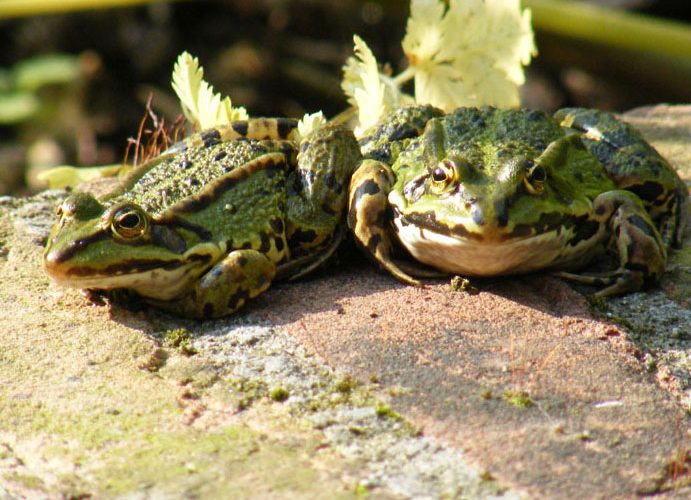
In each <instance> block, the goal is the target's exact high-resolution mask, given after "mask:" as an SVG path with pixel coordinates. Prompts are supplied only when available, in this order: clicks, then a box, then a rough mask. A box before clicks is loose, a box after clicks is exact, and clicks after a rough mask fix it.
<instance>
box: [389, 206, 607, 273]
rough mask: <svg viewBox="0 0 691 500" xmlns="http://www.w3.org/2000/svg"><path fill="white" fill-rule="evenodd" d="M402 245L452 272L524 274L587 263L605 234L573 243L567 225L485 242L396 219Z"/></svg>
mask: <svg viewBox="0 0 691 500" xmlns="http://www.w3.org/2000/svg"><path fill="white" fill-rule="evenodd" d="M393 223H394V226H395V230H396V233H397V234H398V238H399V240H400V241H401V244H402V245H403V246H404V247H405V248H406V249H407V250H408V252H410V254H411V255H412V256H413V257H415V259H417V260H419V261H420V262H423V263H425V264H428V265H430V266H433V267H436V268H437V269H442V270H444V271H447V272H450V273H457V274H464V275H469V276H496V275H505V274H522V273H528V272H532V271H536V270H538V269H545V268H550V267H553V266H554V265H555V263H559V268H560V269H561V268H563V269H568V268H571V267H575V266H581V265H584V263H587V262H588V261H589V260H590V257H591V256H592V255H593V254H597V251H596V249H595V247H596V246H597V245H599V244H600V242H601V240H602V237H601V234H604V233H603V231H599V232H598V234H597V235H595V236H594V237H592V238H589V239H585V240H581V241H578V242H577V243H576V244H571V243H570V242H571V241H572V236H573V232H572V231H570V230H567V229H565V228H563V227H562V228H561V229H560V230H556V229H555V230H552V231H548V232H545V233H541V234H538V235H534V236H528V237H522V238H512V239H507V240H504V241H491V242H490V241H483V240H482V239H479V238H478V239H471V238H463V237H460V236H453V235H447V234H441V233H439V232H436V231H433V230H431V229H429V228H425V227H420V226H416V225H413V224H409V223H406V222H404V221H403V220H402V219H401V218H400V217H395V218H394V221H393Z"/></svg>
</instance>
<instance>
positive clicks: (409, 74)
mask: <svg viewBox="0 0 691 500" xmlns="http://www.w3.org/2000/svg"><path fill="white" fill-rule="evenodd" d="M414 76H415V71H414V70H413V68H412V66H408V67H407V68H406V69H404V70H403V71H401V72H400V73H399V74H397V75H396V76H394V77H393V78H392V80H393V82H394V83H395V84H396V85H397V86H398V88H400V87H401V86H402V85H403V84H404V83H406V82H408V81H409V80H412V79H413V77H414Z"/></svg>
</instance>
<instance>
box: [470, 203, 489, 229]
mask: <svg viewBox="0 0 691 500" xmlns="http://www.w3.org/2000/svg"><path fill="white" fill-rule="evenodd" d="M470 214H471V216H472V217H473V222H475V224H477V225H478V226H482V225H483V224H484V223H485V214H484V213H483V212H482V209H481V208H480V207H478V206H474V207H472V209H471V212H470Z"/></svg>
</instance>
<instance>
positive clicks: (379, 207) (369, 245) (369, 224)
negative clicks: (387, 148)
mask: <svg viewBox="0 0 691 500" xmlns="http://www.w3.org/2000/svg"><path fill="white" fill-rule="evenodd" d="M393 183H394V174H393V172H392V171H391V168H390V167H389V166H388V165H386V164H384V163H382V162H380V161H376V160H369V159H368V160H364V161H363V162H362V164H361V165H360V167H359V168H358V169H357V170H356V171H355V173H354V174H353V178H352V179H351V181H350V200H349V205H348V226H349V227H350V229H351V230H352V231H353V236H354V237H355V241H356V242H357V243H358V245H359V246H360V247H362V249H363V250H364V251H365V253H366V254H367V255H369V256H370V257H371V258H372V259H374V260H375V261H376V262H377V263H378V264H379V265H380V266H381V267H382V268H384V269H385V270H386V271H388V272H389V273H391V274H392V275H393V277H394V278H396V279H397V280H399V281H401V282H403V283H406V284H408V285H414V286H423V284H422V283H421V282H420V281H418V280H416V279H415V278H414V277H412V276H411V275H410V274H408V273H407V272H406V271H405V270H404V269H402V268H401V266H400V265H399V264H397V263H396V262H395V261H394V260H393V258H392V248H393V243H392V241H391V226H390V222H389V199H388V194H389V192H390V191H391V186H393Z"/></svg>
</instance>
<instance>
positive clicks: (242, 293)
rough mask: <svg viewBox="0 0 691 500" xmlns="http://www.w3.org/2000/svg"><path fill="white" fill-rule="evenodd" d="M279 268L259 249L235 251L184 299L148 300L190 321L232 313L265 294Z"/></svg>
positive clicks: (208, 272) (210, 271)
mask: <svg viewBox="0 0 691 500" xmlns="http://www.w3.org/2000/svg"><path fill="white" fill-rule="evenodd" d="M275 275H276V266H275V265H274V263H273V262H271V261H270V260H269V259H268V258H267V257H266V256H265V255H264V254H262V253H260V252H257V251H256V250H235V251H232V252H230V253H229V254H228V255H227V256H226V257H225V258H224V259H223V260H222V261H220V262H218V263H217V264H216V265H214V266H213V267H212V268H211V269H209V271H207V272H206V273H205V274H203V275H202V276H200V278H199V279H198V280H197V282H196V283H195V284H194V286H193V287H192V288H191V289H190V290H189V291H187V292H186V293H185V295H183V296H182V297H180V298H178V299H176V300H172V301H156V300H149V302H151V303H152V304H154V305H155V306H157V307H159V308H161V309H166V310H169V311H172V312H174V313H176V314H179V315H181V316H187V317H190V318H199V319H209V318H217V317H220V316H225V315H227V314H230V313H232V312H234V311H236V310H238V309H239V308H240V307H242V306H243V304H245V302H247V300H248V299H251V298H254V297H256V296H257V295H259V294H260V293H262V292H264V291H266V290H267V289H268V288H269V285H270V284H271V281H272V280H273V278H274V276H275Z"/></svg>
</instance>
